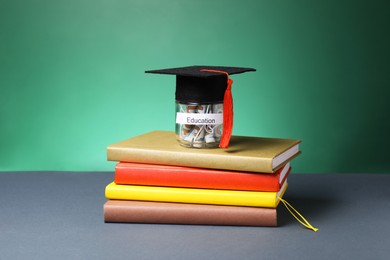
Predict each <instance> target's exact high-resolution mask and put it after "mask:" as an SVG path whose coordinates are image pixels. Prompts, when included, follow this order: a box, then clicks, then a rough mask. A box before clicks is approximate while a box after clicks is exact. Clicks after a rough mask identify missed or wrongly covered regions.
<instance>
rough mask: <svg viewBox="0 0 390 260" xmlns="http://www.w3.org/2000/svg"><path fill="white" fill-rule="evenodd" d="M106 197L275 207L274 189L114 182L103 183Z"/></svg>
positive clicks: (276, 197)
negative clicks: (142, 184) (191, 186)
mask: <svg viewBox="0 0 390 260" xmlns="http://www.w3.org/2000/svg"><path fill="white" fill-rule="evenodd" d="M285 187H287V183H285ZM106 198H107V199H118V200H142V201H160V202H180V203H197V204H213V205H232V206H249V207H267V208H276V207H277V205H278V203H279V198H278V196H277V192H262V191H236V190H212V189H193V188H173V187H158V186H138V185H121V184H115V183H114V182H112V183H110V184H108V185H107V187H106Z"/></svg>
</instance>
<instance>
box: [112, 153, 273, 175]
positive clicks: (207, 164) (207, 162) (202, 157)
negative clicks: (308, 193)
mask: <svg viewBox="0 0 390 260" xmlns="http://www.w3.org/2000/svg"><path fill="white" fill-rule="evenodd" d="M107 160H108V161H117V162H135V163H150V164H162V165H173V166H185V167H194V168H209V169H219V170H230V171H242V172H261V173H274V172H275V170H277V169H273V167H272V158H260V157H241V156H231V155H230V154H228V153H227V154H207V153H202V151H201V150H199V151H197V153H181V152H180V151H169V152H168V151H165V152H162V151H159V150H151V149H141V148H120V147H108V148H107Z"/></svg>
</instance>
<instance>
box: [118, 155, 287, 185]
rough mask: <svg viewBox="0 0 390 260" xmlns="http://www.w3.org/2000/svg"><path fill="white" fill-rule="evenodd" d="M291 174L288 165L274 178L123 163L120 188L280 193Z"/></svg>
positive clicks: (267, 175)
mask: <svg viewBox="0 0 390 260" xmlns="http://www.w3.org/2000/svg"><path fill="white" fill-rule="evenodd" d="M290 171H291V167H290V163H287V164H286V165H284V166H283V167H282V168H280V169H279V170H278V171H276V172H275V173H273V174H270V173H253V172H238V171H226V170H214V169H204V168H191V167H182V166H168V165H157V164H140V163H127V162H126V163H125V162H120V163H118V164H117V165H116V167H115V176H114V182H115V183H116V184H133V185H148V186H170V187H185V188H206V189H224V190H252V191H279V190H280V188H281V186H282V185H283V183H284V182H285V180H286V179H287V176H288V174H289V173H290Z"/></svg>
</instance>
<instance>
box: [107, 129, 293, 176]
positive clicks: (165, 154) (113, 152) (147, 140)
mask: <svg viewBox="0 0 390 260" xmlns="http://www.w3.org/2000/svg"><path fill="white" fill-rule="evenodd" d="M299 143H300V140H294V139H281V138H262V137H250V136H232V138H231V141H230V146H229V148H227V149H218V148H217V149H194V148H186V147H182V146H180V145H179V143H178V142H177V141H176V136H175V133H174V132H170V131H153V132H149V133H146V134H143V135H139V136H136V137H132V138H129V139H126V140H123V141H120V142H118V143H115V144H112V145H109V146H108V147H107V159H108V160H110V161H121V162H136V163H150V164H162V165H176V166H186V167H197V168H211V169H220V170H233V171H243V172H261V173H273V172H275V171H276V170H278V169H279V168H280V167H282V166H283V165H284V164H286V162H288V161H290V160H292V159H293V158H294V157H296V156H297V155H299V154H300V151H299Z"/></svg>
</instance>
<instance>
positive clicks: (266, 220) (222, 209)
mask: <svg viewBox="0 0 390 260" xmlns="http://www.w3.org/2000/svg"><path fill="white" fill-rule="evenodd" d="M103 210H104V221H105V222H122V223H153V224H191V225H231V226H237V225H238V226H264V227H265V226H269V227H274V226H277V210H276V209H273V208H258V207H236V206H215V205H200V204H185V203H166V202H147V201H125V200H109V201H107V202H106V203H105V204H104V206H103Z"/></svg>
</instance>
